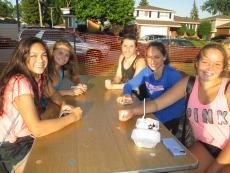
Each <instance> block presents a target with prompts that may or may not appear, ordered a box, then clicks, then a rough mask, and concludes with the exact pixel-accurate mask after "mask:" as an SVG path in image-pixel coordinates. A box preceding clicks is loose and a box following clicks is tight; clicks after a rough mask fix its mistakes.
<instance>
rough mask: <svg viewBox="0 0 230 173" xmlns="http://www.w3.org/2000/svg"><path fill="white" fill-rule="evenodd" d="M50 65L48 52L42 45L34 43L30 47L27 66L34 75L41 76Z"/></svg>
mask: <svg viewBox="0 0 230 173" xmlns="http://www.w3.org/2000/svg"><path fill="white" fill-rule="evenodd" d="M47 64H48V57H47V52H46V49H45V48H44V46H43V45H42V44H40V43H34V44H33V45H32V46H31V47H30V51H29V54H28V55H27V58H26V66H27V68H28V69H29V71H31V72H32V73H33V74H34V75H40V74H42V73H43V72H44V71H45V68H46V66H47Z"/></svg>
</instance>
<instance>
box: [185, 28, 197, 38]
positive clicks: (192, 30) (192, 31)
mask: <svg viewBox="0 0 230 173" xmlns="http://www.w3.org/2000/svg"><path fill="white" fill-rule="evenodd" d="M195 33H196V31H195V29H187V31H186V34H187V35H188V36H189V37H192V36H194V35H195Z"/></svg>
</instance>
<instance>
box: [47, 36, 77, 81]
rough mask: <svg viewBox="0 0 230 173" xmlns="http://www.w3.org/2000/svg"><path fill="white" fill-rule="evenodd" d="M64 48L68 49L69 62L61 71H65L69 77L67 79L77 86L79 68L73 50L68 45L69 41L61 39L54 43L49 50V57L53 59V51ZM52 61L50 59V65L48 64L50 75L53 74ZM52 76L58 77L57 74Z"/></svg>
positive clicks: (53, 63)
mask: <svg viewBox="0 0 230 173" xmlns="http://www.w3.org/2000/svg"><path fill="white" fill-rule="evenodd" d="M62 45H64V46H66V47H67V48H68V49H69V61H68V62H67V63H66V64H65V65H63V69H64V70H66V71H67V73H68V74H67V75H68V76H69V78H70V79H71V80H72V81H73V82H75V83H76V84H78V83H79V82H80V76H79V66H78V61H77V58H76V55H75V53H74V49H73V47H72V46H71V44H70V43H69V41H67V40H65V39H61V40H58V41H56V43H55V44H54V45H53V47H52V49H51V55H52V57H53V52H54V51H55V49H57V48H58V47H59V46H62ZM54 65H55V62H54V59H53V58H52V63H51V64H50V66H51V67H50V69H51V70H50V72H51V74H54V73H55V72H54ZM54 75H59V74H54Z"/></svg>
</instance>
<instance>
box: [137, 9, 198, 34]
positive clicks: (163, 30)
mask: <svg viewBox="0 0 230 173" xmlns="http://www.w3.org/2000/svg"><path fill="white" fill-rule="evenodd" d="M175 14H176V12H175V11H173V10H169V9H163V8H159V7H154V6H150V5H147V6H138V7H136V8H135V10H134V16H135V17H136V25H137V28H138V30H139V37H143V36H145V35H149V34H157V35H164V36H167V37H177V33H176V30H177V29H178V28H180V27H181V24H185V25H186V26H187V27H188V28H193V29H195V30H196V29H197V26H198V24H199V21H196V20H192V19H190V18H184V17H180V16H176V15H175Z"/></svg>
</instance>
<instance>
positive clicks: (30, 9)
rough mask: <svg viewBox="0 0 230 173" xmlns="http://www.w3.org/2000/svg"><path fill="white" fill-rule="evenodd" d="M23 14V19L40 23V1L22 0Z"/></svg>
mask: <svg viewBox="0 0 230 173" xmlns="http://www.w3.org/2000/svg"><path fill="white" fill-rule="evenodd" d="M21 16H22V21H23V22H25V23H27V24H31V25H38V24H39V11H38V1H35V0H21Z"/></svg>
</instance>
